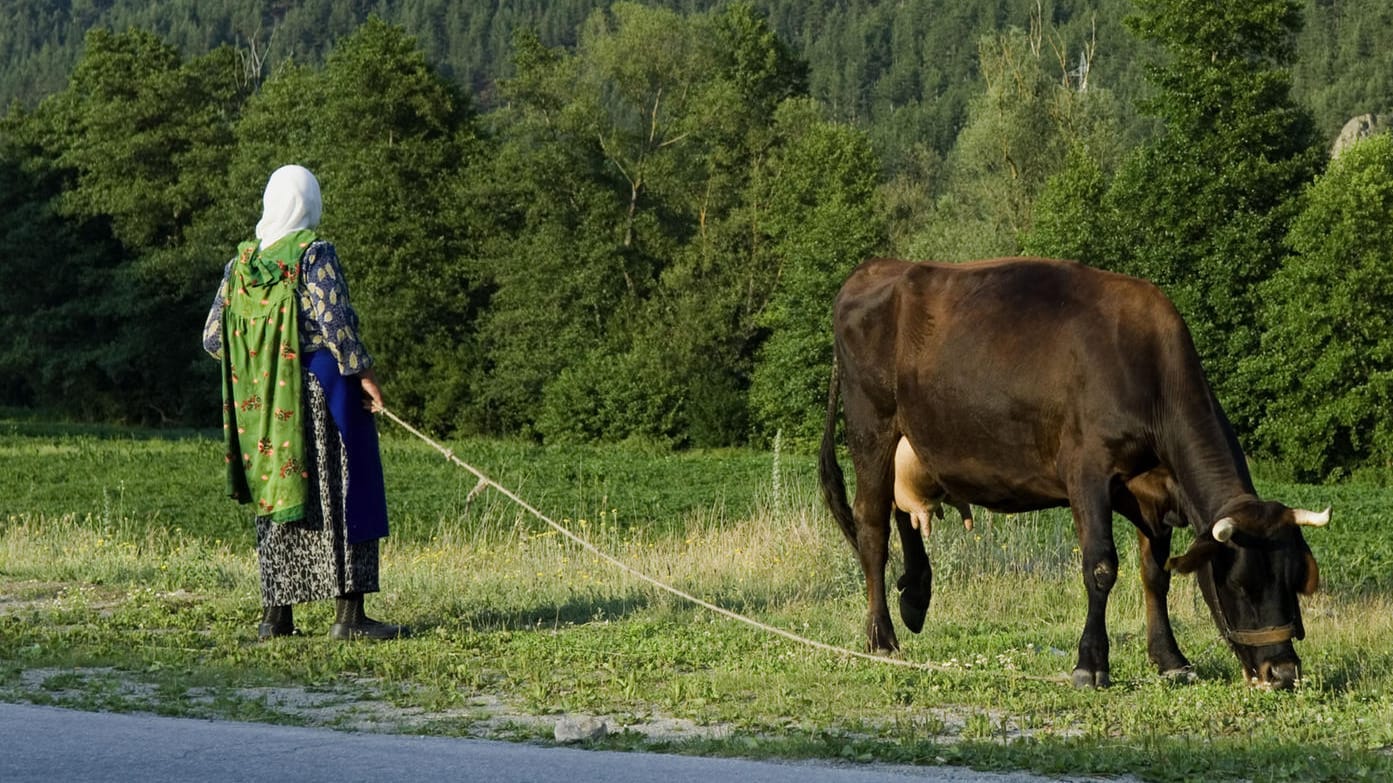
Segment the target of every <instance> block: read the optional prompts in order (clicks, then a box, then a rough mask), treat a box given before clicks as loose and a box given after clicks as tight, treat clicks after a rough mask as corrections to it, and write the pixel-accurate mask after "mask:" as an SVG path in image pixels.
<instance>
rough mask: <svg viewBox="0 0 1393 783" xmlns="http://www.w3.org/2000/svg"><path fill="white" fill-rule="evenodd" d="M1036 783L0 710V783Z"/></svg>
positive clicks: (909, 770)
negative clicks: (438, 782) (919, 782)
mask: <svg viewBox="0 0 1393 783" xmlns="http://www.w3.org/2000/svg"><path fill="white" fill-rule="evenodd" d="M726 780H738V781H752V782H754V783H863V782H864V783H869V782H870V781H930V782H931V783H1040V782H1041V781H1044V780H1047V779H1045V778H1040V777H1036V776H1033V775H1025V774H992V773H984V772H974V771H972V770H966V769H960V768H956V767H905V766H880V765H854V766H853V765H838V764H827V763H778V762H767V761H750V760H744V759H714V758H697V757H692V756H673V755H661V754H653V753H622V752H614V751H591V750H580V749H576V748H567V747H548V746H541V745H529V744H521V743H509V742H496V741H490V740H469V739H449V738H442V737H413V736H401V735H385V734H353V733H346V732H338V731H332V730H329V729H309V728H297V727H289V726H272V725H266V724H260V723H237V722H232V721H209V720H192V719H186V718H163V717H158V716H151V715H127V714H114V713H90V712H78V711H74V710H65V709H58V708H54V707H37V706H33V705H24V704H0V781H3V782H4V783H106V782H108V781H112V782H114V781H121V783H125V782H126V781H131V782H132V783H135V782H139V783H175V781H178V782H179V783H183V782H184V781H196V782H197V783H233V782H234V781H235V782H236V783H255V782H256V781H277V782H278V783H279V782H280V781H295V783H321V782H322V783H355V782H356V781H364V782H365V783H366V782H368V781H371V783H387V782H389V781H409V782H410V783H434V782H435V781H481V782H482V781H487V782H488V783H523V782H524V781H525V782H526V783H591V782H592V781H594V782H597V783H598V781H605V783H640V782H642V783H650V782H652V781H659V782H660V783H714V782H715V781H726Z"/></svg>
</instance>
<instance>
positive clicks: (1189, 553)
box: [1166, 536, 1224, 574]
mask: <svg viewBox="0 0 1393 783" xmlns="http://www.w3.org/2000/svg"><path fill="white" fill-rule="evenodd" d="M1223 546H1224V545H1223V544H1221V543H1219V542H1218V541H1215V540H1214V539H1213V538H1211V537H1209V536H1198V537H1196V538H1195V543H1193V544H1191V545H1190V548H1189V549H1188V550H1186V552H1185V554H1183V555H1181V556H1179V557H1171V558H1167V559H1166V570H1167V571H1174V572H1176V573H1178V574H1190V573H1194V572H1195V570H1196V569H1198V568H1199V567H1200V566H1202V565H1204V564H1205V563H1206V562H1207V561H1208V560H1209V559H1210V558H1212V557H1214V553H1215V552H1218V551H1219V550H1220V549H1222V548H1223Z"/></svg>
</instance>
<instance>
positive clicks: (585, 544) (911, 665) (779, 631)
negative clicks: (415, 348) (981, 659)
mask: <svg viewBox="0 0 1393 783" xmlns="http://www.w3.org/2000/svg"><path fill="white" fill-rule="evenodd" d="M378 413H381V414H382V415H383V416H386V417H387V418H389V419H391V420H392V421H394V422H396V424H397V426H399V427H401V428H402V429H404V430H406V431H407V432H409V433H411V434H412V435H415V436H416V437H417V438H419V439H421V440H422V441H424V442H425V443H426V444H428V445H429V446H430V447H431V448H434V449H435V450H436V451H438V452H440V453H441V454H442V455H443V456H444V457H445V459H447V460H449V461H450V462H453V463H455V464H456V465H458V466H460V467H462V468H464V469H465V470H467V471H469V472H470V473H472V474H473V475H474V476H475V478H477V479H478V480H479V482H478V483H477V484H475V485H474V489H472V490H470V491H469V497H470V498H473V497H474V496H476V495H477V494H478V493H479V492H482V491H483V490H484V488H486V487H492V488H493V489H496V490H498V491H499V492H500V493H502V494H503V495H504V496H505V497H507V498H508V499H509V500H511V501H513V502H514V503H516V504H518V506H520V507H521V508H523V509H524V510H526V511H527V512H528V513H529V514H531V515H532V516H534V517H536V518H537V519H540V520H541V521H542V522H545V523H546V524H547V526H548V527H550V528H551V529H553V530H555V531H556V532H558V533H560V534H561V535H563V536H565V537H566V538H568V539H570V540H571V541H572V542H574V543H575V544H576V545H577V546H579V547H581V548H582V549H584V550H585V551H587V552H589V553H590V554H592V555H594V556H595V557H597V558H599V559H600V560H603V561H604V562H606V563H609V564H610V565H612V566H614V567H615V568H618V569H619V570H620V571H623V572H624V573H626V574H628V575H630V576H632V577H634V578H636V579H638V580H640V581H643V582H646V583H647V584H649V585H651V586H653V587H656V588H658V589H659V590H662V591H664V592H666V593H670V594H672V595H675V596H677V597H678V598H681V599H683V600H684V601H689V602H691V603H693V604H696V605H697V606H700V607H701V608H703V609H706V610H708V611H710V612H714V613H716V614H718V615H720V616H722V617H725V618H728V619H731V620H735V621H736V622H740V623H744V624H745V625H748V626H751V627H753V628H757V629H759V630H761V631H765V632H766V633H771V634H774V635H776V636H782V637H783V638H785V639H788V640H790V641H793V642H797V643H798V644H802V645H805V646H807V647H812V648H814V649H818V650H822V651H824V652H829V653H833V654H835V655H839V656H843V657H850V658H860V659H863V660H867V661H874V662H876V663H887V664H891V665H894V666H901V667H904V668H908V669H920V670H923V671H935V672H952V673H956V674H963V673H967V674H993V673H995V672H987V671H980V670H979V671H974V670H972V669H966V668H962V667H958V666H951V665H948V664H941V663H932V662H921V661H907V660H904V659H902V658H891V657H888V656H884V655H873V654H871V653H865V652H859V651H856V650H849V649H847V648H845V647H837V646H836V645H831V644H827V643H826V642H819V641H817V640H816V639H809V638H807V637H806V636H800V635H798V634H796V633H793V632H792V631H788V630H785V629H783V628H779V627H777V626H773V625H769V624H767V623H762V622H760V621H759V620H756V619H754V618H752V617H746V616H745V615H742V614H739V613H738V612H733V611H731V610H729V609H725V608H723V607H720V606H717V605H716V604H713V603H711V602H709V601H705V600H703V599H701V598H698V597H697V596H694V595H692V594H690V593H687V592H684V591H682V590H680V589H678V588H676V587H673V586H672V585H669V584H667V583H666V582H662V581H659V580H658V579H655V578H653V577H651V576H649V575H648V574H645V573H643V572H642V571H638V570H636V569H634V568H633V567H631V566H629V565H628V564H627V563H624V562H623V561H621V560H619V559H617V558H615V557H612V556H611V555H609V554H608V553H606V552H604V551H602V550H600V549H599V548H598V547H596V546H595V545H594V544H592V543H590V542H589V541H587V540H585V539H584V538H581V537H580V536H578V535H576V534H575V533H573V532H571V531H570V530H569V529H567V528H566V527H564V526H563V525H561V524H559V523H557V522H556V521H555V520H553V519H551V518H550V517H548V516H547V515H546V514H543V513H542V512H541V511H538V510H537V509H536V508H534V507H533V506H532V504H530V503H528V502H527V501H525V500H523V499H522V498H520V497H518V496H517V495H516V494H515V493H513V491H512V490H510V489H508V488H507V487H504V486H503V485H501V484H499V483H498V482H496V481H494V480H493V479H491V478H489V477H488V476H487V475H485V474H484V473H483V471H480V470H479V469H478V468H475V467H474V466H473V465H470V464H469V463H467V462H465V461H464V460H461V459H460V458H459V457H456V456H455V452H454V451H453V450H451V449H449V448H446V447H445V446H442V445H440V444H439V443H437V442H436V441H434V440H432V439H431V438H430V437H429V436H427V435H426V434H424V433H422V432H421V431H420V430H418V429H416V428H415V427H413V426H411V425H410V424H408V423H406V422H405V421H403V420H402V419H401V418H400V417H398V416H397V415H396V414H395V413H393V412H392V411H390V410H388V409H387V408H381V409H379V410H378ZM1003 674H1010V675H1012V676H1013V677H1015V678H1018V679H1026V680H1038V681H1041V682H1051V683H1058V682H1061V681H1063V680H1062V678H1058V677H1037V676H1033V675H1028V674H1022V673H1020V672H1009V673H1008V672H1003Z"/></svg>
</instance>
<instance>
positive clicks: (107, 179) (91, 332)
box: [0, 0, 1393, 479]
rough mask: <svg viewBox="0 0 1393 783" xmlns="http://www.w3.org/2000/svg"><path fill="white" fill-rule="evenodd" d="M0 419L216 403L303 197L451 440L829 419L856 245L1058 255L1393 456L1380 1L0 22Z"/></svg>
mask: <svg viewBox="0 0 1393 783" xmlns="http://www.w3.org/2000/svg"><path fill="white" fill-rule="evenodd" d="M0 17H3V20H0V74H3V78H0V97H3V98H4V99H5V100H6V101H7V106H8V109H7V110H6V112H5V114H4V117H3V119H0V183H3V185H0V274H3V279H4V281H5V284H4V285H3V286H0V405H3V406H8V407H10V408H18V409H26V410H31V411H38V412H41V413H42V414H43V415H48V416H57V417H63V418H71V419H79V420H92V421H103V422H120V423H138V424H147V425H150V424H153V425H159V426H184V427H187V426H193V427H207V426H212V425H213V424H214V422H216V421H217V406H218V404H219V400H218V399H217V392H216V389H217V383H216V364H215V363H214V362H212V361H211V360H210V359H209V358H208V357H207V356H206V355H204V354H202V353H201V350H200V346H199V341H198V334H199V332H200V328H201V326H202V323H203V319H204V316H205V315H206V313H207V309H208V306H209V304H210V303H211V301H212V297H213V293H214V289H215V288H216V286H217V283H218V280H219V279H220V274H221V270H222V267H223V265H224V264H225V263H226V262H227V260H228V258H230V256H231V253H232V250H233V248H235V246H236V244H237V242H239V241H241V240H243V239H246V238H247V237H248V235H249V234H250V232H251V227H252V226H253V224H254V223H255V220H256V217H257V215H258V213H259V209H260V203H259V202H260V191H261V187H262V186H263V185H264V183H265V178H266V176H267V174H269V172H270V171H271V170H273V169H274V168H275V167H276V166H278V165H281V164H283V163H287V162H298V163H302V164H304V165H306V166H308V167H310V168H311V169H312V170H314V171H315V172H316V173H317V175H318V176H319V178H320V181H321V182H322V183H323V187H324V192H325V217H324V222H323V224H322V226H321V233H322V234H323V235H324V236H325V237H326V238H329V239H331V240H332V241H333V242H334V243H335V244H336V246H337V247H338V249H339V253H340V256H341V257H342V258H343V259H344V263H345V267H346V269H347V271H348V275H349V277H350V280H351V282H352V294H353V301H354V305H355V307H356V308H357V309H358V311H359V313H360V315H361V316H362V317H363V322H364V338H365V340H366V342H367V344H368V346H369V347H370V349H371V350H372V352H373V353H374V354H375V355H376V356H378V357H379V362H380V366H381V371H380V377H381V378H382V381H383V385H384V389H385V390H386V393H387V396H388V399H389V404H391V405H392V407H393V408H394V409H395V410H398V411H399V412H401V413H402V414H403V415H406V416H409V417H411V418H412V419H414V420H417V421H419V422H421V423H423V424H424V425H425V426H427V427H428V428H430V429H432V430H433V431H435V432H438V433H442V434H447V435H449V434H454V435H472V434H482V435H493V436H505V437H521V438H529V439H535V440H541V441H546V442H591V441H598V442H617V441H624V440H637V441H642V442H652V443H655V444H660V445H662V446H664V447H673V448H708V447H722V446H729V445H738V444H757V445H762V444H766V443H768V442H769V441H771V440H772V439H774V438H775V437H779V438H781V439H782V441H783V442H784V443H791V444H803V443H807V442H809V441H810V440H811V439H812V438H813V437H815V436H816V434H817V433H818V432H819V430H820V427H821V419H822V415H823V403H824V401H825V394H826V384H827V379H828V373H829V369H830V363H831V336H830V326H829V323H830V319H829V314H830V303H831V299H832V296H833V295H834V293H835V291H836V288H837V286H838V285H839V283H840V281H841V280H842V279H843V277H844V276H845V275H846V273H847V272H848V271H850V269H851V268H852V267H853V266H855V264H856V263H858V262H859V261H860V260H862V259H863V258H865V257H867V256H869V255H875V254H883V255H899V256H903V257H907V258H917V259H923V258H934V259H939V260H947V261H961V260H967V259H971V258H980V257H990V256H999V255H1016V254H1030V255H1048V256H1058V257H1065V258H1072V259H1075V260H1078V261H1081V262H1083V263H1086V264H1090V265H1094V266H1099V267H1102V268H1107V269H1112V270H1115V271H1120V272H1125V273H1129V274H1135V275H1139V276H1143V277H1146V278H1148V279H1151V280H1153V281H1155V282H1156V283H1157V284H1159V285H1161V286H1162V287H1163V288H1164V289H1165V290H1166V291H1167V292H1168V293H1169V294H1170V296H1171V297H1172V298H1173V299H1174V300H1175V302H1176V304H1177V306H1178V307H1179V308H1180V309H1181V311H1182V313H1183V314H1184V315H1185V317H1186V320H1187V322H1188V323H1189V325H1190V328H1191V331H1192V332H1193V334H1194V337H1195V341H1196V344H1197V347H1198V348H1199V350H1200V353H1201V357H1202V359H1203V361H1204V364H1205V367H1206V370H1207V372H1208V375H1209V379H1210V381H1211V383H1212V384H1213V386H1214V387H1215V391H1216V393H1217V395H1218V396H1219V398H1220V399H1221V401H1222V402H1223V404H1224V406H1225V408H1226V410H1227V411H1228V413H1229V415H1230V418H1231V419H1233V421H1234V424H1235V428H1236V430H1237V431H1238V433H1239V435H1240V439H1241V440H1242V441H1243V445H1244V446H1245V448H1247V449H1248V450H1249V451H1250V453H1253V454H1255V455H1258V456H1260V457H1262V458H1264V459H1267V460H1270V461H1272V462H1273V463H1274V464H1277V465H1280V466H1282V468H1284V469H1285V470H1287V471H1288V472H1290V473H1291V474H1292V475H1293V476H1296V477H1300V478H1305V479H1311V478H1317V479H1324V478H1331V477H1339V476H1342V475H1348V474H1350V473H1353V472H1359V471H1374V472H1376V473H1378V474H1379V475H1383V474H1384V473H1386V472H1387V471H1388V469H1389V467H1390V466H1393V431H1390V429H1393V422H1390V420H1389V417H1388V416H1387V415H1386V413H1387V411H1388V410H1389V402H1390V400H1389V397H1390V393H1393V336H1390V334H1393V330H1390V329H1389V321H1390V312H1393V308H1390V306H1389V305H1390V303H1393V271H1389V270H1390V264H1389V263H1388V261H1389V260H1390V259H1389V251H1388V250H1387V248H1389V247H1393V243H1390V241H1389V240H1390V239H1393V219H1390V218H1393V185H1390V184H1389V183H1393V137H1390V136H1389V135H1388V134H1377V135H1373V136H1371V137H1370V138H1367V139H1364V140H1362V141H1360V142H1359V143H1357V144H1354V145H1353V146H1351V147H1349V148H1348V149H1346V150H1345V151H1343V152H1342V153H1341V154H1340V155H1339V156H1338V157H1333V158H1332V155H1331V144H1332V141H1333V139H1334V138H1335V136H1336V134H1337V133H1338V132H1339V131H1340V129H1341V127H1342V126H1343V125H1344V124H1345V122H1346V121H1347V120H1348V119H1350V118H1351V117H1353V116H1356V115H1363V114H1373V115H1382V114H1385V113H1387V112H1390V111H1393V62H1390V58H1393V9H1390V7H1389V6H1388V5H1387V3H1385V2H1383V0H1305V2H1302V1H1300V0H1090V1H1086V0H1055V1H1054V2H1049V1H1048V0H971V1H970V2H967V1H964V2H951V3H950V2H945V1H944V0H902V1H901V2H895V3H880V2H869V1H865V0H861V1H858V0H851V1H849V2H848V1H847V0H842V1H840V2H830V1H827V0H821V1H819V2H799V3H795V2H789V1H788V0H768V1H766V2H697V1H696V0H687V1H686V2H661V3H660V2H649V3H633V2H616V3H606V2H596V1H591V0H570V1H569V2H554V3H542V2H518V3H509V2H491V3H466V2H461V1H460V0H377V1H376V2H373V1H371V0H310V1H309V2H297V3H289V2H285V1H284V0H173V1H172V2H168V3H160V4H148V3H137V2H133V1H131V0H85V1H84V0H75V1H73V2H38V0H18V2H13V3H7V4H6V5H5V8H4V9H3V10H0Z"/></svg>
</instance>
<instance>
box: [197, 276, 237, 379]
mask: <svg viewBox="0 0 1393 783" xmlns="http://www.w3.org/2000/svg"><path fill="white" fill-rule="evenodd" d="M233 260H234V261H235V260H236V259H233ZM232 263H233V262H232V261H228V262H227V266H226V267H223V271H222V282H221V283H219V284H218V293H217V295H215V296H214V297H213V307H212V308H211V309H210V310H209V311H208V320H207V321H204V322H203V350H205V351H207V352H208V354H209V355H210V356H212V357H213V358H214V359H218V360H221V359H222V311H223V307H225V306H226V305H227V278H228V277H229V276H230V275H231V274H232Z"/></svg>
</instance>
